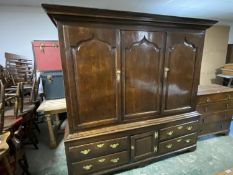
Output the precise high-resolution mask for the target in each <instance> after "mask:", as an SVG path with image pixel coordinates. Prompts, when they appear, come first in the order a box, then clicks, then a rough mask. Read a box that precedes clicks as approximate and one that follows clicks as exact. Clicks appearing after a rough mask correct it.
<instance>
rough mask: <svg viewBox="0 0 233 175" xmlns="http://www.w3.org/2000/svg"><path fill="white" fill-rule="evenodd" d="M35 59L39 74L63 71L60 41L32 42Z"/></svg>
mask: <svg viewBox="0 0 233 175" xmlns="http://www.w3.org/2000/svg"><path fill="white" fill-rule="evenodd" d="M32 48H33V52H34V58H35V69H36V70H37V71H39V72H43V71H54V70H62V67H61V55H60V47H59V42H58V41H45V40H43V41H40V40H36V41H33V42H32Z"/></svg>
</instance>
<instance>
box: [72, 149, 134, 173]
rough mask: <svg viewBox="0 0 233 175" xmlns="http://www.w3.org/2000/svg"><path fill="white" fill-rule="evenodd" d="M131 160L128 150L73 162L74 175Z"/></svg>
mask: <svg viewBox="0 0 233 175" xmlns="http://www.w3.org/2000/svg"><path fill="white" fill-rule="evenodd" d="M128 161H129V154H128V152H127V151H124V152H119V153H115V154H110V155H107V156H102V157H98V158H94V159H90V160H85V161H82V162H75V163H72V170H73V171H72V172H73V175H80V174H90V173H92V172H95V171H99V170H102V169H106V168H110V167H114V166H118V165H122V164H126V163H128Z"/></svg>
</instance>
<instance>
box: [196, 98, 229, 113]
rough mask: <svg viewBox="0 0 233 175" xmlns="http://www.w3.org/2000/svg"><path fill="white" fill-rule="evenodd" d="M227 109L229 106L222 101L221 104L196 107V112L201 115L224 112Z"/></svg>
mask: <svg viewBox="0 0 233 175" xmlns="http://www.w3.org/2000/svg"><path fill="white" fill-rule="evenodd" d="M228 108H229V104H228V103H227V101H222V102H216V103H208V104H202V105H198V106H197V108H196V110H197V111H198V112H199V113H201V114H207V113H211V112H219V111H224V110H226V109H228Z"/></svg>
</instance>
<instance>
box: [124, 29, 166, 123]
mask: <svg viewBox="0 0 233 175" xmlns="http://www.w3.org/2000/svg"><path fill="white" fill-rule="evenodd" d="M121 40H122V46H121V53H122V97H123V99H122V108H123V112H122V113H123V118H124V120H127V119H136V118H142V117H145V116H148V117H150V116H154V115H156V114H158V113H159V112H160V95H161V93H160V91H161V78H162V77H161V76H162V74H161V72H162V71H161V70H162V64H163V51H164V50H163V49H164V33H162V32H146V31H122V32H121Z"/></svg>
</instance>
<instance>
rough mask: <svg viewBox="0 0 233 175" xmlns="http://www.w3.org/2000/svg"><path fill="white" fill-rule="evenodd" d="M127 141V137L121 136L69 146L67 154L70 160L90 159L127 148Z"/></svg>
mask: <svg viewBox="0 0 233 175" xmlns="http://www.w3.org/2000/svg"><path fill="white" fill-rule="evenodd" d="M128 142H129V141H128V139H127V137H122V138H116V139H112V140H104V141H100V142H95V143H90V144H85V145H78V146H70V147H69V149H68V154H69V158H70V160H71V161H78V160H84V159H90V158H94V157H98V156H102V155H106V154H111V153H116V152H120V151H124V150H127V149H128Z"/></svg>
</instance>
